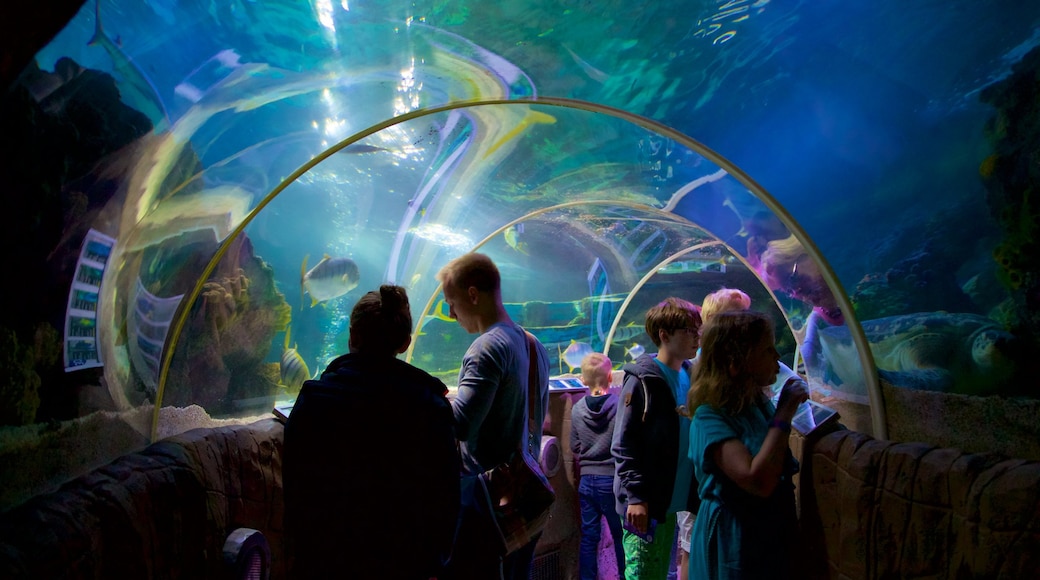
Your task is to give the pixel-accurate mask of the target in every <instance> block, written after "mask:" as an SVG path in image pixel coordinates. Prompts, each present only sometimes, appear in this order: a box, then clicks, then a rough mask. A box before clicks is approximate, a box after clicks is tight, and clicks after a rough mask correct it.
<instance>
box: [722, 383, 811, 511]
mask: <svg viewBox="0 0 1040 580" xmlns="http://www.w3.org/2000/svg"><path fill="white" fill-rule="evenodd" d="M808 397H809V391H808V389H807V388H806V387H805V383H804V382H802V381H788V383H787V384H786V385H784V390H783V391H782V392H781V393H780V401H779V404H778V405H777V410H776V415H774V417H773V421H772V422H771V423H770V427H769V431H768V432H767V433H766V438H765V441H763V443H762V447H761V449H759V450H758V453H757V454H756V455H755V456H754V457H752V456H751V452H750V451H749V450H748V448H747V447H746V446H745V445H744V443H743V442H741V441H740V440H739V439H727V440H725V441H722V442H721V443H719V444H717V445H715V446H714V447H713V448H712V449H711V454H712V461H714V462H715V465H716V466H718V468H719V469H720V470H721V471H722V473H724V474H725V475H726V477H728V478H729V479H730V480H732V481H733V483H735V484H736V485H737V486H738V487H740V488H741V489H743V490H744V491H746V492H748V493H750V494H752V495H757V496H759V497H768V496H769V495H771V494H772V493H773V490H775V489H776V486H777V485H778V484H779V483H780V476H781V475H782V474H783V469H784V459H785V457H786V456H787V451H788V449H789V443H788V438H789V436H790V434H791V418H792V417H794V414H795V412H796V411H797V410H798V405H800V404H802V403H803V402H804V401H805V400H806V399H807V398H808Z"/></svg>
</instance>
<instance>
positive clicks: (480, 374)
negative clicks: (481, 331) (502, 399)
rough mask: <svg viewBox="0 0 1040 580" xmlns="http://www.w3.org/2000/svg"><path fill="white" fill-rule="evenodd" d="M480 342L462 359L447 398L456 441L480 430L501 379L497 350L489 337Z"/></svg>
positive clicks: (467, 438) (468, 437)
mask: <svg viewBox="0 0 1040 580" xmlns="http://www.w3.org/2000/svg"><path fill="white" fill-rule="evenodd" d="M477 340H480V338H478V339H477ZM482 346H483V347H482V348H481V349H478V350H477V351H476V354H475V355H474V356H472V357H470V356H466V357H464V358H463V359H462V372H461V373H460V374H459V388H458V391H457V392H456V394H455V398H454V399H452V401H451V409H452V413H453V414H454V416H455V437H457V438H458V440H459V441H469V439H470V437H473V436H474V435H476V433H477V431H479V430H480V426H481V425H483V424H484V419H485V418H486V417H487V414H488V411H489V410H490V409H491V403H492V402H493V401H494V400H495V393H496V392H498V385H499V384H500V383H501V380H502V372H503V371H502V360H503V357H502V356H501V353H496V352H495V345H493V344H491V343H490V342H489V341H484V343H483V345H482Z"/></svg>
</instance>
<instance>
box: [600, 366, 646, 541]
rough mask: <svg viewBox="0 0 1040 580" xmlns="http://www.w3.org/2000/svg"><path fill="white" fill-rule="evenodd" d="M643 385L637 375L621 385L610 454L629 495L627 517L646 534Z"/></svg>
mask: <svg viewBox="0 0 1040 580" xmlns="http://www.w3.org/2000/svg"><path fill="white" fill-rule="evenodd" d="M643 406H644V394H643V388H642V386H641V384H640V380H639V378H638V377H635V376H629V377H628V379H626V380H625V383H624V385H622V387H621V401H620V406H619V407H618V411H617V415H616V416H615V418H614V433H613V436H612V437H611V440H610V453H611V455H613V456H614V466H615V476H616V477H617V479H618V483H619V485H620V486H621V489H622V491H623V492H624V494H625V498H626V504H627V509H626V516H625V519H626V520H628V521H629V523H631V524H632V525H634V526H635V527H636V529H638V530H640V532H643V533H645V531H646V527H647V524H648V523H649V521H648V516H647V514H648V512H649V510H648V508H647V505H646V500H645V499H644V496H643V487H644V474H643V470H642V465H641V462H642V457H641V455H642V447H643Z"/></svg>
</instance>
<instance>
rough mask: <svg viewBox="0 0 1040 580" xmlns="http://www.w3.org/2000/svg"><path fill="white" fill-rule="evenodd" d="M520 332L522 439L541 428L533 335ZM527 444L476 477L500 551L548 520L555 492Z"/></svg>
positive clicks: (515, 546) (518, 545) (513, 547)
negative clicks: (526, 360)
mask: <svg viewBox="0 0 1040 580" xmlns="http://www.w3.org/2000/svg"><path fill="white" fill-rule="evenodd" d="M524 332H525V334H526V335H527V345H528V350H529V352H530V358H531V365H530V369H529V371H528V380H527V429H525V430H524V431H523V438H522V441H530V437H529V436H528V434H529V433H534V432H535V431H534V429H536V428H537V429H541V425H537V426H536V425H534V410H535V402H534V400H535V398H534V396H535V392H536V391H537V389H538V385H537V376H538V374H537V372H536V371H535V364H536V360H537V359H536V358H535V357H536V356H537V355H536V353H535V348H534V340H535V338H534V336H533V335H532V334H531V333H529V332H527V331H524ZM527 447H528V446H527V445H522V444H521V445H518V448H517V450H516V452H515V453H514V454H513V457H512V459H510V460H509V461H508V462H507V463H503V464H501V465H498V466H496V467H494V468H492V469H489V470H487V471H485V472H484V473H482V474H480V477H479V478H478V479H479V482H480V487H479V489H478V493H480V494H482V496H483V499H484V500H485V501H486V502H487V506H486V507H487V509H488V510H489V512H490V513H491V516H492V518H491V519H492V523H493V524H494V525H493V527H494V528H495V530H496V531H498V534H499V538H500V540H501V542H500V548H501V550H500V552H501V554H502V555H506V554H510V553H512V552H515V551H517V550H519V549H520V548H522V547H524V546H526V545H527V544H528V543H530V542H531V540H533V539H535V538H536V537H537V536H538V534H540V533H541V532H542V530H543V529H544V528H545V524H546V523H547V522H548V521H549V508H550V507H552V504H553V502H554V501H555V500H556V492H555V491H553V488H552V485H550V484H549V480H548V479H547V478H546V477H545V474H544V473H542V468H541V466H540V465H539V464H538V461H537V460H535V458H534V456H533V455H532V454H531V453H530V452H529V451H528V450H527Z"/></svg>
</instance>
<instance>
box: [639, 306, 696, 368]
mask: <svg viewBox="0 0 1040 580" xmlns="http://www.w3.org/2000/svg"><path fill="white" fill-rule="evenodd" d="M700 311H701V308H700V306H697V305H696V304H693V303H691V302H689V301H686V300H683V299H682V298H675V297H674V296H673V297H670V298H665V299H664V300H663V301H662V302H661V303H659V304H657V305H656V306H654V307H652V308H650V309H649V310H647V311H646V333H647V334H649V335H650V340H653V341H654V344H655V345H657V348H658V355H657V356H658V358H661V359H662V362H665V364H668V360H669V359H688V358H693V357H694V355H696V354H697V345H698V344H699V340H700V329H701V312H700Z"/></svg>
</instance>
